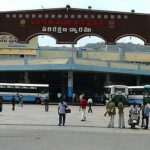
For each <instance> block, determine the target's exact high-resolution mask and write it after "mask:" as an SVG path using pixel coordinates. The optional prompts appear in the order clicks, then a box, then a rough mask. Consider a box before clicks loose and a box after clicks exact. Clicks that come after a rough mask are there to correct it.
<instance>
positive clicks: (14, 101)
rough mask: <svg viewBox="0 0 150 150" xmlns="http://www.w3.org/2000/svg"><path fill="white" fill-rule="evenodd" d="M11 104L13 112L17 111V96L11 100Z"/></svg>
mask: <svg viewBox="0 0 150 150" xmlns="http://www.w3.org/2000/svg"><path fill="white" fill-rule="evenodd" d="M11 103H12V110H13V111H14V110H15V104H16V99H15V96H14V95H13V97H12V99H11Z"/></svg>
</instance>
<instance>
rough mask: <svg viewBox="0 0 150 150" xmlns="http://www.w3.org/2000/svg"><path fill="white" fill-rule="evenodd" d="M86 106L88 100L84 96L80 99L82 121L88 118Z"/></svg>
mask: <svg viewBox="0 0 150 150" xmlns="http://www.w3.org/2000/svg"><path fill="white" fill-rule="evenodd" d="M86 106H87V100H86V99H85V96H83V97H82V99H81V100H80V108H81V121H85V120H86Z"/></svg>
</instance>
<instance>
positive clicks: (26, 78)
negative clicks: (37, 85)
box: [24, 71, 30, 83]
mask: <svg viewBox="0 0 150 150" xmlns="http://www.w3.org/2000/svg"><path fill="white" fill-rule="evenodd" d="M29 82H30V80H29V75H28V72H27V71H26V72H24V83H29Z"/></svg>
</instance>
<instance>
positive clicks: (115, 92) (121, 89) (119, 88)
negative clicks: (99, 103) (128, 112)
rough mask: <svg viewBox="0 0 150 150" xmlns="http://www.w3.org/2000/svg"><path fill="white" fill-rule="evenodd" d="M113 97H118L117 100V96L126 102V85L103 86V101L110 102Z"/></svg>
mask: <svg viewBox="0 0 150 150" xmlns="http://www.w3.org/2000/svg"><path fill="white" fill-rule="evenodd" d="M114 96H118V98H119V96H124V98H125V99H126V100H127V97H128V87H127V86H126V85H110V86H105V89H104V97H105V100H112V99H113V98H114ZM116 103H118V102H116Z"/></svg>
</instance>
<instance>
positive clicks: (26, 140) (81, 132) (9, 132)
mask: <svg viewBox="0 0 150 150" xmlns="http://www.w3.org/2000/svg"><path fill="white" fill-rule="evenodd" d="M70 108H71V110H72V113H71V114H67V119H66V126H64V127H63V126H61V127H60V126H57V124H58V114H57V106H55V105H53V106H50V111H49V112H45V111H44V105H24V107H23V108H21V107H18V106H16V110H15V111H14V112H13V111H12V110H11V105H9V104H5V105H4V106H3V112H1V113H0V147H1V148H0V149H2V150H27V149H29V150H66V149H67V150H78V149H82V150H92V149H93V150H112V149H115V150H125V149H129V150H130V149H131V148H132V149H135V150H141V149H142V150H145V149H148V148H149V147H150V142H149V141H150V140H149V139H150V136H149V135H150V130H143V129H141V128H140V127H137V129H135V130H132V129H130V127H129V126H128V124H127V119H128V108H126V109H125V114H126V115H125V120H126V129H119V128H118V121H117V119H118V115H117V116H116V118H115V128H107V124H108V121H109V118H108V117H104V116H103V115H104V112H105V107H103V106H95V107H93V113H92V114H88V113H87V121H86V122H81V121H80V116H81V115H80V113H81V112H80V111H79V110H78V108H79V107H78V106H70ZM133 147H134V148H133Z"/></svg>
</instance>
